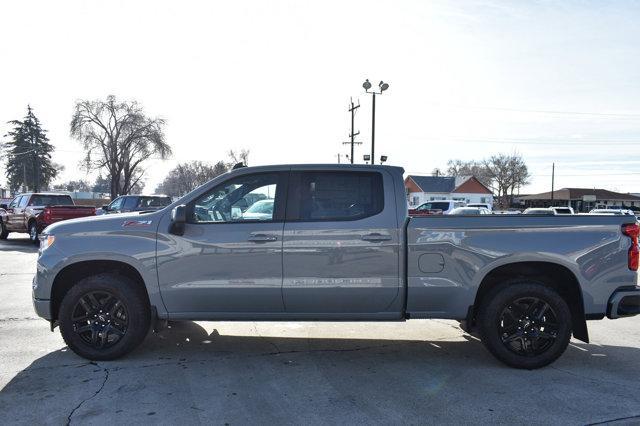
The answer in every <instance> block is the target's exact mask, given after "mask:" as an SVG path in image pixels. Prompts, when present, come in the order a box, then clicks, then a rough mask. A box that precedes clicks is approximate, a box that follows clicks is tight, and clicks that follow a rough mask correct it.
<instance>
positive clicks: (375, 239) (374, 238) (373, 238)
mask: <svg viewBox="0 0 640 426" xmlns="http://www.w3.org/2000/svg"><path fill="white" fill-rule="evenodd" d="M362 239H363V240H364V241H371V242H378V241H390V240H391V236H390V235H382V234H377V233H373V234H367V235H363V236H362Z"/></svg>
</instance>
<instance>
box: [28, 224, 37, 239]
mask: <svg viewBox="0 0 640 426" xmlns="http://www.w3.org/2000/svg"><path fill="white" fill-rule="evenodd" d="M28 231H29V240H31V242H32V243H33V244H36V243H38V225H36V223H35V222H31V223H30V224H29V229H28Z"/></svg>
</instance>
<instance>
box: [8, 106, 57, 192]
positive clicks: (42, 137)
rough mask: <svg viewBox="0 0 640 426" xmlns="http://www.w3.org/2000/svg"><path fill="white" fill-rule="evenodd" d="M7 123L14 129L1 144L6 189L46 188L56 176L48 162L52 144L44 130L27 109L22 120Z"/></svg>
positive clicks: (52, 165)
mask: <svg viewBox="0 0 640 426" xmlns="http://www.w3.org/2000/svg"><path fill="white" fill-rule="evenodd" d="M9 124H11V125H13V126H14V127H13V129H12V130H11V131H10V132H9V133H8V134H7V135H6V136H9V137H10V138H11V140H9V141H8V142H7V143H5V145H4V148H5V150H6V162H7V164H6V167H7V170H6V175H7V180H8V181H9V188H10V189H11V191H12V192H16V191H18V190H19V189H22V190H23V191H26V190H32V191H40V190H41V189H43V188H47V187H48V186H49V183H50V182H51V180H52V179H54V178H55V177H56V176H57V174H58V170H57V169H56V167H55V165H54V164H53V163H52V162H51V153H52V152H53V145H51V144H50V143H49V138H48V137H47V131H46V130H44V129H43V128H42V126H41V125H40V120H38V117H36V116H35V114H34V113H33V110H32V109H31V107H30V106H27V115H26V117H24V119H23V120H22V121H20V120H13V121H10V122H9Z"/></svg>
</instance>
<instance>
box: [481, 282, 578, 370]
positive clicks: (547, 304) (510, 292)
mask: <svg viewBox="0 0 640 426" xmlns="http://www.w3.org/2000/svg"><path fill="white" fill-rule="evenodd" d="M477 323H478V326H479V327H478V328H479V331H480V337H481V339H482V343H484V345H485V346H486V347H487V349H488V350H489V352H491V353H492V354H493V355H494V356H495V357H496V358H498V359H499V360H500V361H502V362H504V363H505V364H507V365H509V366H511V367H515V368H522V369H528V370H533V369H536V368H540V367H544V366H546V365H549V364H551V363H552V362H553V361H555V360H556V359H558V357H560V355H562V354H563V353H564V351H565V350H566V349H567V345H568V344H569V340H570V339H571V312H570V310H569V306H568V305H567V302H565V300H564V299H563V298H562V297H560V295H559V294H558V293H556V292H555V291H554V290H552V289H550V288H548V287H546V286H544V284H542V283H540V282H537V281H528V280H527V281H511V282H508V283H504V284H502V285H500V286H498V287H497V288H495V289H493V290H492V291H490V292H489V293H488V294H487V296H486V297H484V298H483V300H482V302H481V305H480V308H479V312H478V317H477Z"/></svg>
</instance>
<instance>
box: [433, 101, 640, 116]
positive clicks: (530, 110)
mask: <svg viewBox="0 0 640 426" xmlns="http://www.w3.org/2000/svg"><path fill="white" fill-rule="evenodd" d="M435 104H436V105H443V106H446V107H450V108H462V109H484V110H491V111H510V112H524V113H533V114H551V115H554V114H559V115H585V116H594V117H629V118H640V113H608V112H591V111H561V110H542V109H520V108H506V107H493V106H476V105H453V104H442V103H435Z"/></svg>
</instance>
